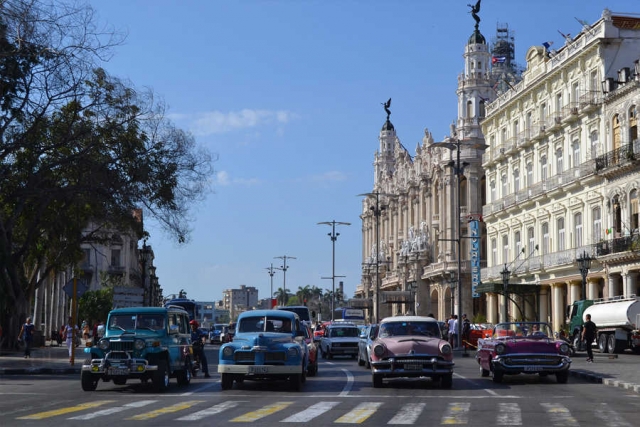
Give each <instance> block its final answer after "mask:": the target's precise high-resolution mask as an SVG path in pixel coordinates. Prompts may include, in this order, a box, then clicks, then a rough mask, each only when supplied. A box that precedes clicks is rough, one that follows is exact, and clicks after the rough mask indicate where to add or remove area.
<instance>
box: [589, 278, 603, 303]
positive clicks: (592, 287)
mask: <svg viewBox="0 0 640 427" xmlns="http://www.w3.org/2000/svg"><path fill="white" fill-rule="evenodd" d="M599 295H600V292H599V289H598V279H595V278H591V279H587V299H598V297H599Z"/></svg>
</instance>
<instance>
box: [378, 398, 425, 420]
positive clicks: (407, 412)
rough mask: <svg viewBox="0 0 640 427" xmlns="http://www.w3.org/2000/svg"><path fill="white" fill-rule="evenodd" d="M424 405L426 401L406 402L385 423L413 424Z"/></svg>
mask: <svg viewBox="0 0 640 427" xmlns="http://www.w3.org/2000/svg"><path fill="white" fill-rule="evenodd" d="M425 406H427V404H426V403H407V404H406V405H404V406H403V407H402V408H401V409H400V410H399V411H398V413H397V414H395V415H394V417H393V418H391V420H389V422H388V423H387V424H414V423H415V422H416V420H417V419H418V417H419V416H420V414H421V413H422V411H424V408H425Z"/></svg>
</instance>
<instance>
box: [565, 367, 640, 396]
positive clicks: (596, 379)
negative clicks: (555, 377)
mask: <svg viewBox="0 0 640 427" xmlns="http://www.w3.org/2000/svg"><path fill="white" fill-rule="evenodd" d="M569 375H571V376H572V377H576V378H582V379H584V380H587V381H590V382H592V383H596V384H602V385H606V386H609V387H617V388H621V389H624V390H628V391H632V392H634V393H638V394H640V385H639V384H633V383H627V382H624V381H620V380H614V379H611V378H604V376H603V375H601V374H596V373H594V372H591V371H585V370H582V369H578V370H576V369H570V370H569Z"/></svg>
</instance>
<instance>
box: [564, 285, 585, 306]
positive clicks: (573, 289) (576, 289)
mask: <svg viewBox="0 0 640 427" xmlns="http://www.w3.org/2000/svg"><path fill="white" fill-rule="evenodd" d="M567 285H568V287H569V293H568V298H567V304H573V302H574V301H580V300H581V299H582V296H581V295H580V294H581V293H582V279H580V281H579V282H576V281H571V282H567Z"/></svg>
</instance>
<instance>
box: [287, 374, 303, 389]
mask: <svg viewBox="0 0 640 427" xmlns="http://www.w3.org/2000/svg"><path fill="white" fill-rule="evenodd" d="M289 388H290V389H291V390H293V391H300V389H302V374H293V375H291V376H289Z"/></svg>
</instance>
